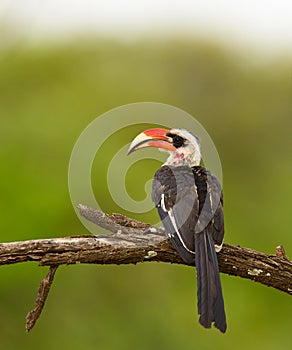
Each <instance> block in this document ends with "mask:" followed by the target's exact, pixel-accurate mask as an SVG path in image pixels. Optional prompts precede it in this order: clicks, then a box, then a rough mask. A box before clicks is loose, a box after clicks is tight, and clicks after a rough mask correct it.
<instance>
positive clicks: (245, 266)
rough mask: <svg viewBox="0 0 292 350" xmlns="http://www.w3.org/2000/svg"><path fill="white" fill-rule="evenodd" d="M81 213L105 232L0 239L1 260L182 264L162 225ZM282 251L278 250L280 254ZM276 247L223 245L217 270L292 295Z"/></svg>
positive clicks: (287, 264)
mask: <svg viewBox="0 0 292 350" xmlns="http://www.w3.org/2000/svg"><path fill="white" fill-rule="evenodd" d="M79 210H80V213H81V215H83V216H84V217H86V218H87V219H88V220H90V221H92V222H94V223H96V224H97V225H99V226H100V227H103V228H106V229H108V230H110V231H111V232H113V234H109V235H98V236H92V235H90V236H71V237H65V238H51V239H38V240H29V241H21V242H9V243H1V244H0V265H7V264H15V263H18V262H24V261H38V262H39V265H41V266H54V265H63V264H76V263H94V264H136V263H138V262H145V261H161V262H169V263H178V264H184V263H183V261H182V260H181V259H180V257H179V256H178V254H177V253H176V251H175V250H174V249H173V248H172V246H171V245H170V243H169V242H168V240H167V238H165V236H164V233H163V230H162V229H158V228H156V227H153V226H151V225H149V224H145V223H142V222H139V221H136V220H133V219H130V218H127V217H125V216H123V215H121V214H113V215H108V214H105V213H103V212H100V211H97V210H93V209H91V208H88V207H86V206H83V205H80V206H79ZM281 252H282V253H281ZM283 252H284V250H283V248H279V247H278V248H277V254H264V253H261V252H257V251H254V250H252V249H248V248H242V247H237V246H232V245H228V244H224V246H223V248H222V250H221V252H220V253H218V261H219V267H220V271H221V272H222V273H226V274H229V275H234V276H240V277H243V278H248V279H251V280H254V281H257V282H260V283H262V284H265V285H267V286H271V287H274V288H276V289H279V290H281V291H283V292H286V293H288V294H290V295H291V294H292V262H291V261H290V260H289V259H288V258H287V257H286V256H285V254H284V253H283Z"/></svg>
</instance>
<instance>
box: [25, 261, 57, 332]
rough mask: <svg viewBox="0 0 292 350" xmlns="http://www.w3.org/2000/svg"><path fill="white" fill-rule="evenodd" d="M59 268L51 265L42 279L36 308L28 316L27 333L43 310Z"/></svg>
mask: <svg viewBox="0 0 292 350" xmlns="http://www.w3.org/2000/svg"><path fill="white" fill-rule="evenodd" d="M57 268H58V266H51V267H50V269H49V272H48V274H47V276H46V277H45V278H44V279H42V280H41V283H40V287H39V290H38V295H37V298H36V301H35V306H34V309H33V310H32V311H30V312H29V313H28V314H27V316H26V324H25V328H26V331H27V333H28V332H29V331H30V330H31V329H32V328H33V326H34V325H35V323H36V321H37V320H38V318H39V317H40V315H41V312H42V311H43V308H44V306H45V302H46V300H47V297H48V295H49V291H50V288H51V285H52V283H53V280H54V277H55V273H56V271H57Z"/></svg>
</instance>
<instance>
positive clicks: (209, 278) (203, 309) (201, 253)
mask: <svg viewBox="0 0 292 350" xmlns="http://www.w3.org/2000/svg"><path fill="white" fill-rule="evenodd" d="M195 249H196V269H197V284H198V312H199V315H200V319H199V322H200V323H201V325H202V326H204V327H206V328H210V327H211V324H212V322H214V326H215V327H216V328H218V329H219V330H220V331H221V332H223V333H225V331H226V327H227V326H226V315H225V310H224V300H223V295H222V288H221V282H220V275H219V268H218V261H217V255H216V251H215V247H214V242H213V239H212V236H211V232H208V227H207V228H206V229H205V230H204V231H203V232H200V233H198V234H196V237H195Z"/></svg>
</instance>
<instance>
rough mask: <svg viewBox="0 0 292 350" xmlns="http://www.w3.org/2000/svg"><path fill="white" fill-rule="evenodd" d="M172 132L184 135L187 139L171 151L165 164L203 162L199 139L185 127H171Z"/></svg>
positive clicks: (197, 163)
mask: <svg viewBox="0 0 292 350" xmlns="http://www.w3.org/2000/svg"><path fill="white" fill-rule="evenodd" d="M170 133H171V134H176V135H178V136H181V137H183V138H184V139H185V140H186V141H185V143H184V145H183V146H182V147H179V148H177V150H176V151H172V152H170V156H169V157H168V159H167V161H166V162H165V165H176V166H178V165H188V166H190V167H192V166H195V165H199V164H200V162H201V149H200V143H199V139H198V138H197V137H196V136H194V135H192V134H191V133H190V132H188V131H186V130H184V129H171V130H170Z"/></svg>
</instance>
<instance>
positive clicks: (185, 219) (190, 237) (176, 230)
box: [152, 166, 199, 264]
mask: <svg viewBox="0 0 292 350" xmlns="http://www.w3.org/2000/svg"><path fill="white" fill-rule="evenodd" d="M152 199H153V201H154V203H155V205H156V207H157V209H158V213H159V216H160V218H161V221H162V223H163V225H164V227H165V230H166V233H167V235H168V237H169V239H170V241H171V243H172V244H173V246H174V248H175V249H176V250H177V252H178V253H179V255H180V257H181V258H182V259H183V260H184V261H185V262H186V263H187V264H194V262H195V242H194V230H195V225H196V222H197V217H198V210H199V203H198V196H197V192H196V187H195V179H194V175H193V172H192V169H191V168H189V167H186V166H180V167H171V166H163V167H161V168H160V169H159V170H158V171H157V172H156V174H155V176H154V181H153V186H152Z"/></svg>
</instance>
